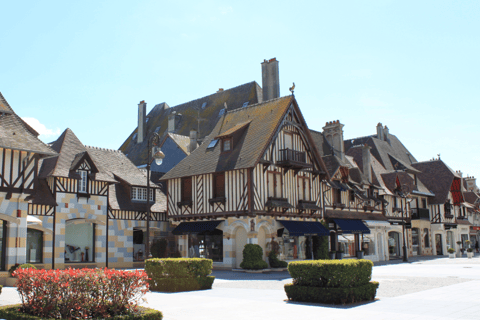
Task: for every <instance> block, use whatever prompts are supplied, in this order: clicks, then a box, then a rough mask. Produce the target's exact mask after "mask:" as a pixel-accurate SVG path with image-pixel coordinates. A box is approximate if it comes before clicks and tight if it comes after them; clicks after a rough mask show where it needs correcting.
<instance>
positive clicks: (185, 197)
mask: <svg viewBox="0 0 480 320" xmlns="http://www.w3.org/2000/svg"><path fill="white" fill-rule="evenodd" d="M188 184H189V185H190V187H189V188H185V185H187V187H188ZM180 185H181V194H180V199H181V200H180V201H182V202H185V201H192V199H193V191H192V177H183V178H182V179H181V183H180ZM187 190H189V191H188V192H187Z"/></svg>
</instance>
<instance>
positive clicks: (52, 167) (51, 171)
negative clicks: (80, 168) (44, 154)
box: [39, 128, 87, 178]
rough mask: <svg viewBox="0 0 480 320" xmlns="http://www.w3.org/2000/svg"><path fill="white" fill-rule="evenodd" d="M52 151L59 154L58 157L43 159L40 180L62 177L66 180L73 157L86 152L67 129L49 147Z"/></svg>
mask: <svg viewBox="0 0 480 320" xmlns="http://www.w3.org/2000/svg"><path fill="white" fill-rule="evenodd" d="M51 147H52V149H53V150H55V151H56V152H58V153H59V155H58V157H56V158H51V159H45V160H44V161H43V164H42V168H41V169H40V174H39V177H40V178H46V177H49V176H53V177H64V178H68V177H69V174H70V167H71V165H72V162H73V160H74V159H75V156H76V155H77V154H79V153H83V152H85V151H87V149H86V148H85V146H84V145H83V144H82V142H80V140H79V139H78V138H77V136H76V135H75V134H74V133H73V131H72V130H71V129H69V128H67V129H66V130H65V131H64V132H63V133H62V134H61V135H60V137H58V139H57V140H56V141H55V142H53V144H52V145H51Z"/></svg>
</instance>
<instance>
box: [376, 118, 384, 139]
mask: <svg viewBox="0 0 480 320" xmlns="http://www.w3.org/2000/svg"><path fill="white" fill-rule="evenodd" d="M377 139H379V140H382V141H383V140H385V139H384V137H383V126H382V124H381V123H380V122H379V123H378V124H377Z"/></svg>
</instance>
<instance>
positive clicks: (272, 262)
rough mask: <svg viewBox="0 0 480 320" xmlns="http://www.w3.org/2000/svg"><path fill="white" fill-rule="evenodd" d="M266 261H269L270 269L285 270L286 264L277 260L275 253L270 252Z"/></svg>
mask: <svg viewBox="0 0 480 320" xmlns="http://www.w3.org/2000/svg"><path fill="white" fill-rule="evenodd" d="M268 261H270V267H272V268H286V267H287V266H288V263H287V262H285V261H282V260H279V259H278V258H277V253H276V252H275V251H273V250H272V251H270V253H269V254H268Z"/></svg>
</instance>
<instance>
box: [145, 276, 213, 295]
mask: <svg viewBox="0 0 480 320" xmlns="http://www.w3.org/2000/svg"><path fill="white" fill-rule="evenodd" d="M214 280H215V277H213V276H207V277H197V278H163V279H157V280H155V282H154V283H153V284H151V285H150V290H151V291H160V292H182V291H194V290H207V289H212V285H213V281H214Z"/></svg>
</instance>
